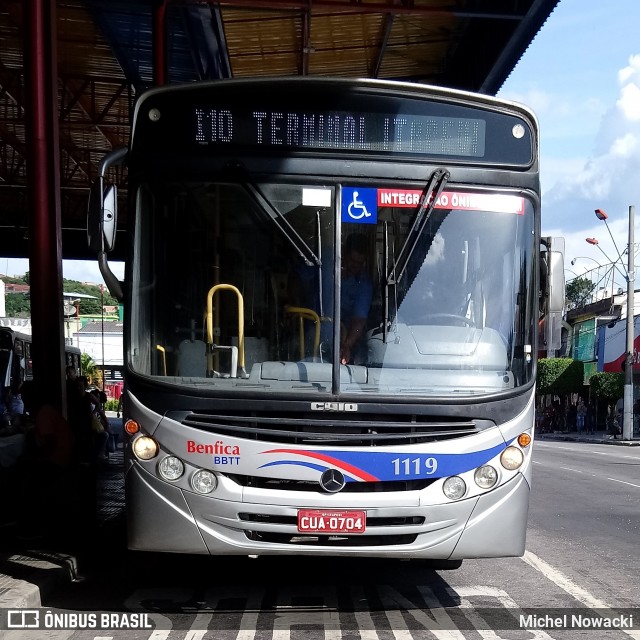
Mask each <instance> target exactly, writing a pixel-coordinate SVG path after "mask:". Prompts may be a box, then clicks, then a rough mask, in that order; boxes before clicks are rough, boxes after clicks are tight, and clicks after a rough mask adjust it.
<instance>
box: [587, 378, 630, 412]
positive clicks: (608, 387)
mask: <svg viewBox="0 0 640 640" xmlns="http://www.w3.org/2000/svg"><path fill="white" fill-rule="evenodd" d="M589 385H590V386H591V393H592V394H593V395H594V396H595V397H596V398H599V399H600V400H604V401H605V402H606V403H607V405H608V406H609V409H610V410H611V409H613V407H615V404H616V402H617V401H618V400H619V399H620V398H622V397H623V396H624V373H614V372H612V371H602V372H600V373H594V374H593V375H592V376H591V378H590V379H589Z"/></svg>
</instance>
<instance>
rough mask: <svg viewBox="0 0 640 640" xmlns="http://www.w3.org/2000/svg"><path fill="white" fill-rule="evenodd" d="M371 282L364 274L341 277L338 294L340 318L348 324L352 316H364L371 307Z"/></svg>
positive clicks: (343, 322)
mask: <svg viewBox="0 0 640 640" xmlns="http://www.w3.org/2000/svg"><path fill="white" fill-rule="evenodd" d="M372 296H373V283H372V282H371V280H370V279H369V278H368V277H367V276H365V275H360V276H348V277H346V278H343V279H342V292H341V295H340V320H341V322H342V324H345V325H348V324H349V323H350V322H351V319H352V318H366V317H367V316H368V315H369V309H370V308H371V298H372Z"/></svg>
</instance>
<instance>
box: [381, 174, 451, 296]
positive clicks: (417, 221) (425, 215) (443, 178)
mask: <svg viewBox="0 0 640 640" xmlns="http://www.w3.org/2000/svg"><path fill="white" fill-rule="evenodd" d="M450 176H451V174H450V173H449V172H448V171H447V170H446V169H436V170H435V171H434V172H433V173H432V174H431V178H429V182H428V183H427V186H426V187H425V189H424V191H423V192H422V197H421V199H420V204H419V205H418V210H417V212H416V215H415V217H414V219H413V224H412V225H411V229H409V233H408V234H407V239H406V240H405V241H404V244H403V245H402V249H400V253H399V254H398V259H397V260H396V261H394V263H393V266H392V267H391V270H390V271H389V273H388V274H387V283H386V286H387V287H389V286H391V285H397V284H399V283H400V280H402V276H403V275H404V273H405V271H406V270H407V265H408V264H409V260H410V259H411V256H412V255H413V252H414V250H415V248H416V245H417V244H418V240H419V239H420V237H421V236H422V232H423V231H424V228H425V226H426V224H427V222H428V221H429V218H430V217H431V214H432V212H433V210H434V208H435V206H436V201H437V200H438V198H439V197H440V194H441V193H442V190H443V189H444V187H445V185H446V184H447V182H448V181H449V178H450Z"/></svg>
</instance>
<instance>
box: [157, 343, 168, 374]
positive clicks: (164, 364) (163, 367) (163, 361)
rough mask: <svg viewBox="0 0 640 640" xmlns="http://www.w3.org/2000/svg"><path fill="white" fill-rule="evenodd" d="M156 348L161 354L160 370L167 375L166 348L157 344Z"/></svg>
mask: <svg viewBox="0 0 640 640" xmlns="http://www.w3.org/2000/svg"><path fill="white" fill-rule="evenodd" d="M156 349H157V350H158V351H159V352H160V353H161V354H162V371H163V375H165V376H166V375H167V350H166V349H165V348H164V347H163V346H162V345H161V344H157V345H156Z"/></svg>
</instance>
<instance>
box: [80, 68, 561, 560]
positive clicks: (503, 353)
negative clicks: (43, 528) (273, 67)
mask: <svg viewBox="0 0 640 640" xmlns="http://www.w3.org/2000/svg"><path fill="white" fill-rule="evenodd" d="M538 156H539V139H538V129H537V124H536V120H535V117H534V116H533V114H532V113H531V112H530V111H529V110H527V109H526V108H524V107H522V106H518V105H515V104H511V103H507V102H504V101H500V100H497V99H495V98H493V97H488V96H483V95H473V94H469V93H463V92H459V91H453V90H447V89H443V88H439V87H431V86H424V85H418V84H408V83H394V82H386V81H372V80H358V81H354V80H344V79H342V80H338V79H321V78H272V79H246V80H225V81H219V82H213V83H203V84H190V85H179V86H169V87H162V88H155V89H152V90H150V91H148V92H147V93H145V94H143V95H142V96H141V97H140V98H139V100H138V101H137V104H136V107H135V113H134V116H133V123H132V133H131V140H130V145H129V147H128V148H127V149H122V150H114V151H113V152H111V153H110V154H109V155H108V156H106V157H105V158H104V159H103V161H102V163H101V168H100V177H99V179H98V180H97V182H96V183H95V185H94V186H93V188H92V193H91V198H90V204H89V219H88V231H89V243H90V246H91V247H92V249H93V250H94V251H95V252H96V253H97V255H98V258H99V264H100V268H101V271H102V274H103V276H104V278H105V282H106V283H107V285H108V286H109V288H110V290H111V292H112V294H113V295H116V296H117V297H120V298H123V299H124V300H125V368H126V371H125V378H126V398H125V419H126V422H125V430H126V432H127V437H128V443H127V446H126V455H125V479H126V480H125V486H126V504H127V526H128V545H129V547H130V548H131V549H137V550H149V551H166V552H178V553H190V554H244V555H261V554H315V555H325V554H331V555H341V556H355V555H367V556H386V557H395V558H424V559H431V560H438V561H443V562H450V563H452V565H454V566H455V565H456V563H458V564H459V562H460V561H461V560H462V559H465V558H479V557H496V556H519V555H521V554H522V553H523V551H524V545H525V531H526V527H527V512H528V504H529V493H530V481H531V464H532V463H531V450H532V440H533V426H534V391H535V375H536V359H537V355H538V348H539V346H538V328H539V323H540V322H541V321H542V320H544V318H543V313H545V310H544V309H543V306H544V305H543V304H542V301H545V300H547V301H548V300H549V296H548V295H546V294H544V290H545V287H544V286H543V284H544V283H545V282H546V281H547V279H548V275H549V269H548V268H546V266H545V265H546V263H547V262H549V261H545V259H544V256H545V252H544V251H543V250H542V248H541V243H542V241H543V239H542V238H541V237H540V189H539V166H538V162H539V158H538ZM121 164H125V165H126V167H127V170H128V198H127V203H128V206H127V213H128V218H127V220H128V223H127V231H128V234H127V237H128V240H129V246H128V248H127V261H126V270H125V280H124V282H120V281H119V280H118V279H117V278H115V276H114V274H113V272H112V271H111V269H110V267H109V263H108V260H107V255H108V253H109V251H110V250H111V249H113V246H114V242H115V237H116V230H117V227H118V223H117V214H118V211H117V201H118V199H117V193H116V190H115V185H114V184H113V181H112V180H110V175H112V174H111V173H110V172H111V170H112V169H113V168H114V167H115V166H117V165H121ZM547 266H548V265H547ZM541 274H542V275H541ZM541 292H543V294H542V295H541ZM557 297H558V296H556V298H557Z"/></svg>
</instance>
